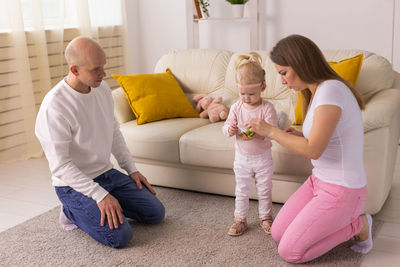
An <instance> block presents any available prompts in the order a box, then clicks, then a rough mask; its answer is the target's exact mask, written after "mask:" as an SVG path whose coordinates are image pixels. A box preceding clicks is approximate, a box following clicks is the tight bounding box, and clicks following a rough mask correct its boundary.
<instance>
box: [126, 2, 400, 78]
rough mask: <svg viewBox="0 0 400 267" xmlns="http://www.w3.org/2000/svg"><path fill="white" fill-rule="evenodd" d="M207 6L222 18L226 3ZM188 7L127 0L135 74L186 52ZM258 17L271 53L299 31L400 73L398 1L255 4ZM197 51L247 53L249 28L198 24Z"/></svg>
mask: <svg viewBox="0 0 400 267" xmlns="http://www.w3.org/2000/svg"><path fill="white" fill-rule="evenodd" d="M250 1H254V0H250ZM189 2H190V1H189ZM210 2H211V6H210V13H211V16H213V15H214V16H225V15H226V8H227V7H228V6H227V3H226V2H225V0H210ZM186 3H187V2H186V0H168V1H165V0H126V9H127V10H126V12H127V15H128V18H127V19H128V27H129V28H128V32H129V36H128V37H129V40H130V44H131V49H132V55H133V60H134V64H133V66H134V67H133V69H132V71H133V72H135V73H138V72H152V71H153V69H154V66H155V63H156V62H157V60H158V58H159V57H160V56H162V55H163V54H165V53H167V52H169V51H171V50H179V49H185V48H187V37H186V14H185V12H186ZM245 13H246V14H247V13H248V11H247V12H245ZM259 14H260V15H259V19H260V20H259V21H260V33H259V36H260V43H259V45H260V49H262V50H270V49H271V48H272V47H273V45H274V44H275V43H276V42H277V41H278V40H279V39H280V38H282V37H285V36H287V35H289V34H293V33H297V34H302V35H305V36H307V37H309V38H310V39H312V40H313V41H314V42H316V43H317V45H318V46H319V47H320V48H321V49H341V48H344V49H346V48H349V49H350V48H357V49H363V50H368V51H371V52H375V53H377V54H379V55H382V56H384V57H385V58H387V59H388V60H389V61H390V62H392V64H393V67H394V69H395V70H397V71H400V50H399V48H400V0H335V1H327V0H325V1H324V0H259ZM200 47H202V48H210V47H211V48H221V49H229V50H232V51H243V50H248V49H249V31H248V27H247V24H246V23H239V22H233V21H206V22H201V24H200Z"/></svg>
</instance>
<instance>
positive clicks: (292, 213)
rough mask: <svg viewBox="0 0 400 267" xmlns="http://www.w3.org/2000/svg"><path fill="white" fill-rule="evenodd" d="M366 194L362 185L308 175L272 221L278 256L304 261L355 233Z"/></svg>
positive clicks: (359, 223) (272, 232)
mask: <svg viewBox="0 0 400 267" xmlns="http://www.w3.org/2000/svg"><path fill="white" fill-rule="evenodd" d="M366 194H367V191H366V187H362V188H357V189H353V188H347V187H344V186H339V185H335V184H331V183H327V182H324V181H322V180H320V179H318V178H317V177H315V176H314V175H311V176H310V177H309V178H308V179H307V181H306V182H305V183H304V184H303V185H302V186H301V187H300V188H299V189H298V190H297V191H296V192H295V193H294V194H293V195H292V196H291V197H290V198H289V199H288V200H287V201H286V203H285V205H284V206H283V207H282V209H281V210H280V211H279V213H278V215H277V216H276V218H275V221H274V223H273V224H272V228H271V234H272V237H273V239H274V240H275V241H276V242H277V243H278V244H279V245H278V252H279V255H281V257H282V258H283V259H285V260H286V261H288V262H293V263H301V262H307V261H310V260H312V259H315V258H317V257H319V256H321V255H323V254H325V253H326V252H328V251H329V250H331V249H332V248H334V247H335V246H337V245H338V244H340V243H343V242H345V241H347V240H349V239H350V238H351V237H353V236H354V235H356V234H358V233H359V232H360V231H361V227H362V221H361V217H360V215H361V213H362V211H363V208H364V204H365V200H366Z"/></svg>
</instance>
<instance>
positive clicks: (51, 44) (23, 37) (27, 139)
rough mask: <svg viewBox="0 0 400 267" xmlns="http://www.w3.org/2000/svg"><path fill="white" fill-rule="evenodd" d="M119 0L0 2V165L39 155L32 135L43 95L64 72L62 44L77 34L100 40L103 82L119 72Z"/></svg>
mask: <svg viewBox="0 0 400 267" xmlns="http://www.w3.org/2000/svg"><path fill="white" fill-rule="evenodd" d="M123 1H124V0H0V164H1V163H5V162H10V161H16V160H23V159H28V158H33V157H41V156H42V154H43V153H42V150H41V146H40V144H39V142H38V141H37V139H36V137H35V134H34V125H35V118H36V114H37V111H38V109H39V107H40V104H41V102H42V99H43V97H44V96H45V94H46V93H47V92H48V91H49V90H50V89H51V88H52V86H54V85H55V84H56V83H57V82H59V81H60V80H61V79H62V78H63V77H64V76H65V75H66V74H67V72H68V67H67V65H66V64H65V59H64V54H63V52H64V48H65V46H66V45H67V44H68V42H69V41H70V40H71V39H73V38H74V37H76V36H78V35H84V36H88V37H92V38H94V39H96V40H97V41H99V42H100V44H101V45H102V46H103V48H104V49H105V51H106V54H107V65H106V71H107V72H108V76H107V77H106V78H105V80H106V81H107V82H108V83H109V84H110V86H111V87H112V88H114V87H117V84H116V82H115V81H114V80H113V79H112V78H111V75H110V74H111V73H122V72H124V65H125V64H124V56H123V54H124V52H125V51H126V48H124V44H125V43H126V41H125V40H124V38H123V36H124V34H123V32H124V31H125V27H124V26H123V22H124V21H125V20H124V16H123V12H122V6H123V4H124V3H123Z"/></svg>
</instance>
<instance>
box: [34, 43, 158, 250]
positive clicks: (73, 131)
mask: <svg viewBox="0 0 400 267" xmlns="http://www.w3.org/2000/svg"><path fill="white" fill-rule="evenodd" d="M65 57H66V60H67V63H68V66H69V72H68V75H67V76H66V77H65V78H64V79H63V80H61V81H60V82H59V83H58V84H57V85H56V86H55V87H54V88H53V89H51V90H50V91H49V92H48V93H47V95H46V96H45V98H44V99H43V102H42V104H41V107H40V110H39V113H38V116H37V118H36V127H35V133H36V136H37V138H38V139H39V141H40V143H41V145H42V147H43V150H44V153H45V154H46V158H47V160H48V162H49V167H50V171H51V174H52V177H51V178H52V183H53V185H54V186H55V190H56V193H57V196H58V198H59V199H60V201H61V203H62V209H61V212H60V218H59V221H60V224H61V226H62V227H63V229H65V230H73V229H75V228H77V227H79V228H80V229H81V230H83V231H85V232H86V233H88V234H89V235H90V236H91V237H92V238H94V239H95V240H97V241H98V242H100V243H102V244H104V245H107V246H110V247H123V246H126V245H127V244H128V243H129V241H130V240H131V239H132V236H133V231H132V228H131V226H130V225H129V223H128V222H127V220H126V218H131V219H134V220H136V221H138V222H141V223H147V224H156V223H159V222H160V221H162V220H163V218H164V213H165V210H164V206H163V205H162V204H161V202H160V201H159V200H158V199H157V198H156V196H155V194H156V193H155V191H154V189H153V188H152V187H151V185H150V184H149V183H148V181H147V179H146V178H145V177H144V176H143V175H142V174H141V173H140V172H139V171H138V170H137V169H136V167H135V163H134V161H133V159H132V157H131V155H130V153H129V151H128V148H127V147H126V144H125V141H124V139H123V137H122V134H121V132H120V130H119V124H118V122H117V121H116V119H115V117H114V107H113V98H112V96H111V90H110V87H109V86H108V85H107V84H106V83H105V82H104V81H103V78H104V76H106V73H105V72H104V65H105V64H106V56H105V53H104V51H103V49H102V48H101V47H100V45H99V44H98V43H97V42H95V41H94V40H92V39H90V38H86V37H78V38H75V39H73V40H72V41H71V42H70V43H69V44H68V46H67V48H66V50H65ZM111 153H112V154H113V155H114V157H115V158H116V159H117V161H118V164H119V166H120V167H121V168H123V169H124V170H125V171H126V172H127V174H128V175H125V174H123V173H121V172H119V171H117V170H115V169H113V166H112V164H111V162H110V156H111Z"/></svg>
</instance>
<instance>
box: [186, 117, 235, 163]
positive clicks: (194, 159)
mask: <svg viewBox="0 0 400 267" xmlns="http://www.w3.org/2000/svg"><path fill="white" fill-rule="evenodd" d="M223 125H224V122H222V121H221V122H216V123H211V124H208V125H205V126H202V127H200V128H197V129H194V130H191V131H188V132H187V133H185V134H184V135H182V138H181V140H180V141H179V150H180V155H181V162H182V163H185V164H190V165H196V166H208V167H216V168H228V169H231V168H232V166H233V159H234V156H235V152H234V143H235V139H234V138H229V137H226V136H225V135H224V134H223V133H222V126H223Z"/></svg>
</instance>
